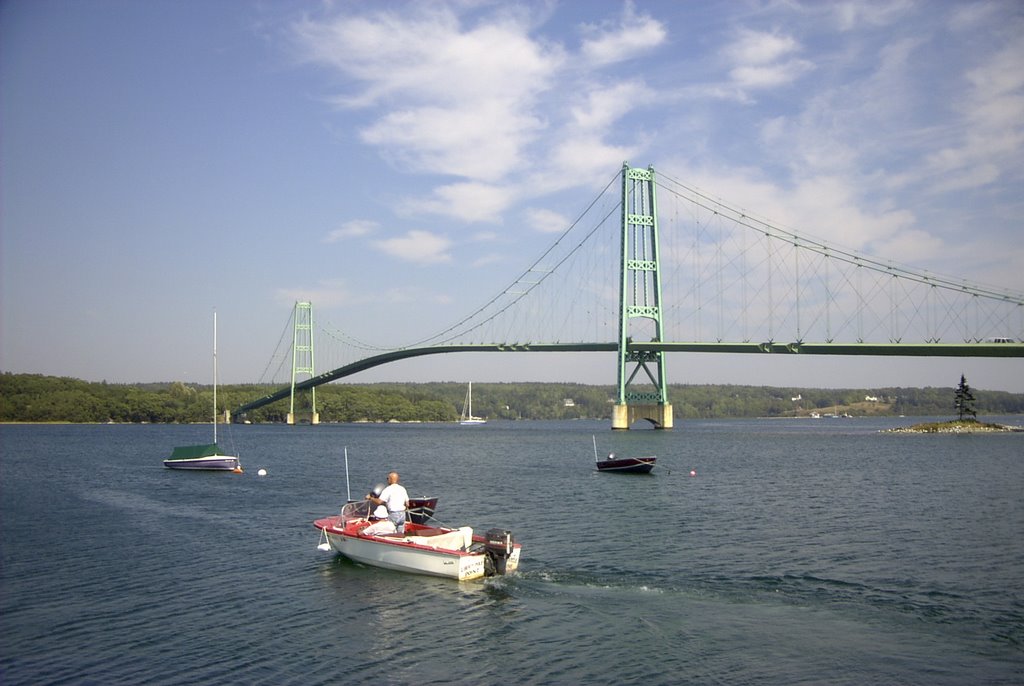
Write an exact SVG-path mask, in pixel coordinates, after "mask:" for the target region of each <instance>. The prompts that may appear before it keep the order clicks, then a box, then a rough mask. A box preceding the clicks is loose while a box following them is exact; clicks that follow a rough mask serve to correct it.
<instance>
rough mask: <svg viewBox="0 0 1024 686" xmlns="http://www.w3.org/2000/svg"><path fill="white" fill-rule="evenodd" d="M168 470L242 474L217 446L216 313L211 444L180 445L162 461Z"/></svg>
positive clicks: (228, 456)
mask: <svg viewBox="0 0 1024 686" xmlns="http://www.w3.org/2000/svg"><path fill="white" fill-rule="evenodd" d="M164 467H167V468H168V469H206V470H212V471H218V472H235V473H236V474H241V473H242V465H241V464H240V463H239V461H238V458H237V457H234V456H232V455H222V454H221V452H220V446H218V445H217V313H216V312H214V313H213V443H204V444H201V445H182V446H178V447H176V448H174V450H172V451H171V456H170V457H169V458H167V459H166V460H164Z"/></svg>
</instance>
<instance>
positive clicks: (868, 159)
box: [0, 0, 1024, 392]
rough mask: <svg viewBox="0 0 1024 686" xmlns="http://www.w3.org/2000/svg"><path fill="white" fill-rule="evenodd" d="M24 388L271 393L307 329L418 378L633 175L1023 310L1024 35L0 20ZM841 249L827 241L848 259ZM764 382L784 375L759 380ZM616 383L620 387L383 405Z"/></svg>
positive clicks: (895, 374) (490, 367) (485, 370)
mask: <svg viewBox="0 0 1024 686" xmlns="http://www.w3.org/2000/svg"><path fill="white" fill-rule="evenodd" d="M0 89H2V90H0V96H2V97H0V122H2V128H0V241H2V243H0V249H2V253H0V259H2V274H0V278H2V291H0V298H2V330H0V336H2V338H0V369H2V370H3V371H8V372H34V373H43V374H55V375H65V376H73V377H77V378H82V379H87V380H104V379H105V380H108V381H111V382H142V381H169V380H184V381H190V382H200V383H201V382H205V381H208V380H209V373H210V372H209V346H210V320H211V313H212V311H213V309H214V308H215V307H216V309H217V311H218V317H219V321H220V346H219V347H220V367H221V379H222V381H225V382H230V383H234V382H247V381H256V380H257V379H258V378H259V377H260V375H261V374H262V373H263V372H264V370H265V368H266V366H267V364H268V360H269V359H270V357H271V354H272V353H273V351H274V348H275V345H276V343H277V341H278V340H279V338H280V336H281V332H282V329H283V327H284V326H285V324H286V323H287V321H288V317H289V315H290V310H291V306H292V304H293V303H294V302H295V301H296V300H311V301H312V302H313V303H314V307H315V308H316V316H317V319H318V320H320V321H329V322H330V323H332V324H333V325H335V326H337V327H340V328H342V329H345V330H346V331H349V332H351V333H353V334H355V335H357V336H359V337H360V338H361V339H363V340H369V341H372V342H375V343H378V344H382V345H404V344H407V343H409V342H411V341H414V340H417V339H418V338H419V337H421V336H423V335H424V334H429V333H433V332H435V331H437V330H439V329H441V328H443V326H444V325H445V324H448V323H450V322H453V321H456V320H458V319H459V318H461V317H462V316H463V315H465V314H466V313H468V312H469V311H470V310H471V309H473V308H474V307H475V306H476V305H478V304H479V303H480V302H481V300H484V299H486V298H487V297H489V296H490V295H492V294H494V293H496V292H498V291H499V290H500V289H501V288H503V287H504V286H506V285H507V284H508V282H509V281H510V279H511V278H513V277H514V276H515V275H516V274H518V273H519V272H521V271H522V269H524V268H525V267H526V266H528V265H529V263H530V262H532V260H533V259H534V258H535V257H536V256H537V255H538V254H540V253H541V252H542V251H543V250H544V249H545V248H546V247H547V246H548V245H550V244H551V242H552V241H553V240H554V238H555V237H556V236H557V235H558V234H557V232H558V231H561V230H562V229H564V228H565V226H566V225H567V224H568V222H569V221H571V219H572V218H573V217H574V216H575V214H576V213H577V212H578V211H579V210H580V209H582V207H583V206H584V205H585V204H586V203H587V202H589V201H590V200H591V199H592V198H593V197H594V195H595V194H596V192H597V191H598V190H599V189H600V188H601V187H603V185H604V184H605V183H606V182H607V181H608V180H609V179H610V178H611V177H612V176H614V174H615V173H616V171H617V170H618V169H619V167H620V166H621V165H622V163H623V161H625V160H629V161H630V162H631V163H633V164H635V165H637V166H647V165H649V164H650V165H654V166H655V167H656V168H657V169H661V170H667V171H670V172H671V174H672V176H673V177H674V178H676V179H680V180H683V181H685V182H686V183H688V184H691V185H694V186H697V187H700V188H703V189H707V190H708V191H710V192H712V193H714V194H715V195H716V196H718V197H721V198H724V199H728V200H730V201H732V202H733V203H735V204H738V205H742V206H743V207H746V208H750V209H751V210H753V211H755V212H757V213H758V214H759V215H761V216H765V217H770V218H772V219H773V220H777V221H778V222H779V223H781V224H783V225H785V226H788V227H791V228H793V229H795V230H797V231H805V232H807V233H809V234H812V235H818V236H822V235H825V236H827V238H828V239H829V240H833V241H836V242H838V243H839V244H841V245H844V246H847V247H851V248H854V249H856V250H860V251H864V252H866V253H869V254H874V255H879V256H882V257H887V258H892V259H898V260H900V261H901V262H902V263H906V264H911V265H914V266H918V267H921V268H929V269H933V270H935V271H938V272H941V273H946V274H952V275H956V276H958V277H963V278H967V279H971V280H974V281H979V282H983V283H986V284H991V285H994V286H999V287H1002V288H1007V289H1014V290H1017V291H1020V290H1022V289H1024V277H1022V276H1021V275H1022V273H1024V241H1022V240H1021V220H1020V217H1021V216H1024V212H1022V210H1024V207H1022V204H1024V154H1022V152H1024V150H1022V148H1024V5H1021V4H1020V3H1019V2H1017V1H1016V0H1009V1H1007V2H936V1H929V2H911V1H907V2H901V1H899V0H889V1H885V2H877V3H875V2H829V3H823V2H795V1H788V2H720V3H704V2H675V1H673V2H634V3H621V2H599V1H596V2H524V3H510V2H483V1H464V2H416V3H412V2H402V3H399V2H321V3H305V2H267V1H261V2H245V1H242V0H233V1H230V2H228V1H224V2H199V1H186V2H178V1H161V0H149V1H147V2H135V1H130V0H123V1H106V0H75V1H71V0H62V1H51V0H8V1H7V2H4V3H3V4H0ZM826 227H827V228H826ZM751 357H752V358H757V357H758V356H751ZM669 364H670V376H671V378H672V380H673V382H678V383H686V382H690V383H753V384H765V385H820V386H858V387H860V386H897V385H904V386H912V385H913V386H917V385H920V386H925V385H933V386H955V384H956V382H957V381H958V380H959V377H958V375H959V374H960V373H961V372H962V371H963V372H965V373H967V375H968V380H969V381H970V383H971V384H972V386H974V387H975V388H990V389H1005V390H1013V391H1018V392H1021V391H1024V364H1022V362H1021V361H1018V360H1011V361H998V362H996V361H991V360H989V361H986V360H975V359H965V360H912V359H908V360H883V359H865V358H859V359H856V360H837V359H835V358H831V359H821V358H819V359H807V358H803V359H800V360H792V359H787V360H781V359H779V358H772V360H771V361H770V362H769V361H766V360H764V359H744V358H739V359H738V358H735V357H730V356H701V357H700V358H699V359H697V358H694V357H693V356H689V357H685V356H672V357H670V360H669ZM377 380H409V381H426V380H455V381H468V380H476V381H516V380H538V381H547V380H556V381H581V382H585V383H613V382H614V366H613V362H612V360H611V358H605V357H599V358H597V359H595V358H594V357H593V356H590V357H588V356H586V355H583V356H578V357H573V358H566V357H548V358H544V357H541V356H531V355H525V356H513V357H508V358H502V359H501V361H500V364H497V363H496V360H495V359H494V358H493V357H487V356H482V355H476V356H462V357H461V358H460V359H454V358H452V357H451V356H449V357H448V358H447V359H442V358H426V359H423V360H419V361H416V362H407V363H402V364H400V365H394V366H393V367H390V368H381V369H379V370H377V371H375V372H368V373H366V374H364V375H361V376H358V377H353V378H352V381H355V382H371V381H377Z"/></svg>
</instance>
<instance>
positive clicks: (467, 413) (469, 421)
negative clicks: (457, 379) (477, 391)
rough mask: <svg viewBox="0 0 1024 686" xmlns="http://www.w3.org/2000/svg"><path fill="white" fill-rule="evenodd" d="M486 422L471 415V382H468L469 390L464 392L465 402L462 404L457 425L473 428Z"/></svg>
mask: <svg viewBox="0 0 1024 686" xmlns="http://www.w3.org/2000/svg"><path fill="white" fill-rule="evenodd" d="M486 423H487V420H486V419H484V418H483V417H476V416H474V415H473V382H472V381H470V382H469V388H468V389H467V390H466V400H465V401H463V403H462V416H461V417H460V418H459V424H462V425H463V426H473V425H475V424H486Z"/></svg>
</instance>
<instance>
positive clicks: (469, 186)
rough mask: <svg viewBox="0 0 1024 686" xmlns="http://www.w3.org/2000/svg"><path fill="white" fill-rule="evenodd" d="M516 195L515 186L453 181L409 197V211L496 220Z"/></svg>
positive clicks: (478, 219) (487, 220)
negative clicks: (430, 193)
mask: <svg viewBox="0 0 1024 686" xmlns="http://www.w3.org/2000/svg"><path fill="white" fill-rule="evenodd" d="M514 197H515V190H514V189H511V188H508V187H504V186H493V185H490V184H485V183H474V182H465V183H453V184H448V185H446V186H439V187H438V188H435V189H434V194H433V197H431V198H426V199H419V200H409V201H407V202H406V203H405V206H404V210H405V211H406V212H411V213H415V212H429V213H432V214H438V215H442V216H446V217H454V218H456V219H459V220H461V221H464V222H497V221H500V220H501V215H502V213H503V212H504V211H505V210H507V209H508V207H509V205H510V204H511V203H512V201H513V199H514Z"/></svg>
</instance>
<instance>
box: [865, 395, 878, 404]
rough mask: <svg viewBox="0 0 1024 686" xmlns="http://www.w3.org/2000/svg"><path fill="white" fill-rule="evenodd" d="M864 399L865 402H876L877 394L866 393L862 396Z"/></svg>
mask: <svg viewBox="0 0 1024 686" xmlns="http://www.w3.org/2000/svg"><path fill="white" fill-rule="evenodd" d="M864 400H865V401H866V402H869V403H877V402H878V396H877V395H866V396H864Z"/></svg>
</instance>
